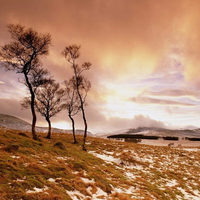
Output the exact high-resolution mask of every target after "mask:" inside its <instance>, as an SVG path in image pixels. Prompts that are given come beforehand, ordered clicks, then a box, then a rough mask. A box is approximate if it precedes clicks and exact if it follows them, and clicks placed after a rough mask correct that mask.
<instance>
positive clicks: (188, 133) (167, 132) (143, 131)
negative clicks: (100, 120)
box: [96, 127, 200, 138]
mask: <svg viewBox="0 0 200 200" xmlns="http://www.w3.org/2000/svg"><path fill="white" fill-rule="evenodd" d="M113 135H115V136H118V135H122V136H123V135H144V136H158V137H166V136H168V137H180V138H181V137H192V138H195V137H200V129H199V128H196V129H166V128H159V127H138V128H130V129H125V130H119V131H114V132H109V133H102V134H97V135H96V136H97V137H102V138H106V137H108V136H113Z"/></svg>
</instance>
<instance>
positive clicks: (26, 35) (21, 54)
mask: <svg viewBox="0 0 200 200" xmlns="http://www.w3.org/2000/svg"><path fill="white" fill-rule="evenodd" d="M8 31H9V33H10V34H11V37H12V39H13V41H12V42H10V43H9V44H6V45H4V46H2V47H0V61H1V67H4V68H5V69H6V70H12V71H15V72H16V73H21V74H23V77H24V79H23V83H24V84H25V86H26V87H27V89H28V93H29V96H27V97H25V98H24V99H23V101H22V103H21V105H22V107H23V108H30V110H31V114H32V137H33V139H34V140H37V139H38V137H37V134H36V131H35V126H36V121H37V116H36V112H39V113H40V114H41V115H42V116H43V117H45V119H46V121H47V122H48V127H49V129H48V134H47V136H46V138H49V139H50V138H51V121H50V118H51V117H53V116H55V115H56V114H57V113H59V112H60V111H61V110H62V109H66V110H67V114H68V116H69V118H70V119H71V122H72V129H73V138H74V143H77V139H76V135H75V121H74V118H73V117H74V116H75V115H76V114H77V113H78V112H79V111H81V113H82V118H83V122H84V126H85V129H84V135H83V145H82V149H83V150H86V148H85V143H86V137H87V120H86V115H85V109H84V107H85V101H86V97H87V94H88V91H89V90H90V88H91V84H90V81H88V80H87V79H86V77H84V75H83V72H84V71H85V70H89V69H90V66H91V63H89V62H85V63H83V64H82V65H81V66H79V65H78V64H77V59H78V58H79V56H80V46H78V45H71V46H67V47H65V49H64V51H63V52H62V56H63V57H64V58H65V59H66V61H67V62H68V63H69V64H70V66H71V68H72V71H73V76H72V77H71V78H70V79H69V80H65V81H64V84H62V85H61V84H59V83H56V81H55V80H54V79H53V77H52V76H51V74H50V72H49V71H48V70H46V69H44V68H43V67H42V62H41V58H42V57H44V56H47V55H48V54H49V47H50V45H51V35H50V34H39V33H38V32H37V31H35V30H33V29H32V28H26V27H24V26H22V25H20V24H17V25H14V24H10V25H8Z"/></svg>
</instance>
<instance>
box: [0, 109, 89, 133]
mask: <svg viewBox="0 0 200 200" xmlns="http://www.w3.org/2000/svg"><path fill="white" fill-rule="evenodd" d="M0 128H7V129H13V130H21V131H30V130H31V124H30V123H28V122H26V121H24V120H22V119H19V118H17V117H15V116H11V115H5V114H2V113H0ZM36 131H38V132H47V131H48V127H38V126H36ZM52 131H53V132H56V133H72V130H67V129H59V128H54V127H52ZM83 133H84V131H83V130H79V129H77V130H76V134H79V135H82V134H83ZM87 133H88V135H89V136H92V135H93V134H92V133H91V132H89V131H88V132H87Z"/></svg>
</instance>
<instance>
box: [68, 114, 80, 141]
mask: <svg viewBox="0 0 200 200" xmlns="http://www.w3.org/2000/svg"><path fill="white" fill-rule="evenodd" d="M69 118H70V119H71V121H72V134H73V138H74V142H73V144H77V143H78V141H77V140H76V133H75V124H74V119H73V117H72V116H71V115H69Z"/></svg>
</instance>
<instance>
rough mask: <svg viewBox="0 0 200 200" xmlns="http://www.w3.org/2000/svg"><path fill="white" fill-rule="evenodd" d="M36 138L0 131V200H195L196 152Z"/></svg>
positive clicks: (198, 187)
mask: <svg viewBox="0 0 200 200" xmlns="http://www.w3.org/2000/svg"><path fill="white" fill-rule="evenodd" d="M38 134H39V138H40V141H33V140H32V139H31V134H30V133H28V132H23V134H22V133H19V131H14V130H6V129H0V183H1V184H0V199H1V200H11V199H13V200H19V199H23V200H38V199H43V200H100V199H102V200H134V199H135V200H136V199H147V200H154V199H155V200H158V199H160V200H176V199H180V200H183V199H188V200H197V199H200V164H199V160H200V148H199V147H198V148H197V147H196V148H192V147H187V148H186V147H180V148H174V147H164V146H151V145H148V146H147V145H141V144H134V143H125V142H119V141H112V140H107V139H101V138H94V137H88V140H87V146H86V147H87V150H88V151H87V152H85V151H82V150H81V142H80V143H79V144H72V142H73V139H72V135H71V134H63V133H53V135H52V137H53V139H51V140H48V139H45V138H44V137H43V136H44V133H38ZM78 140H79V141H81V140H82V138H81V136H78ZM61 142H62V145H61ZM55 144H57V145H55ZM58 144H60V145H58Z"/></svg>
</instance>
